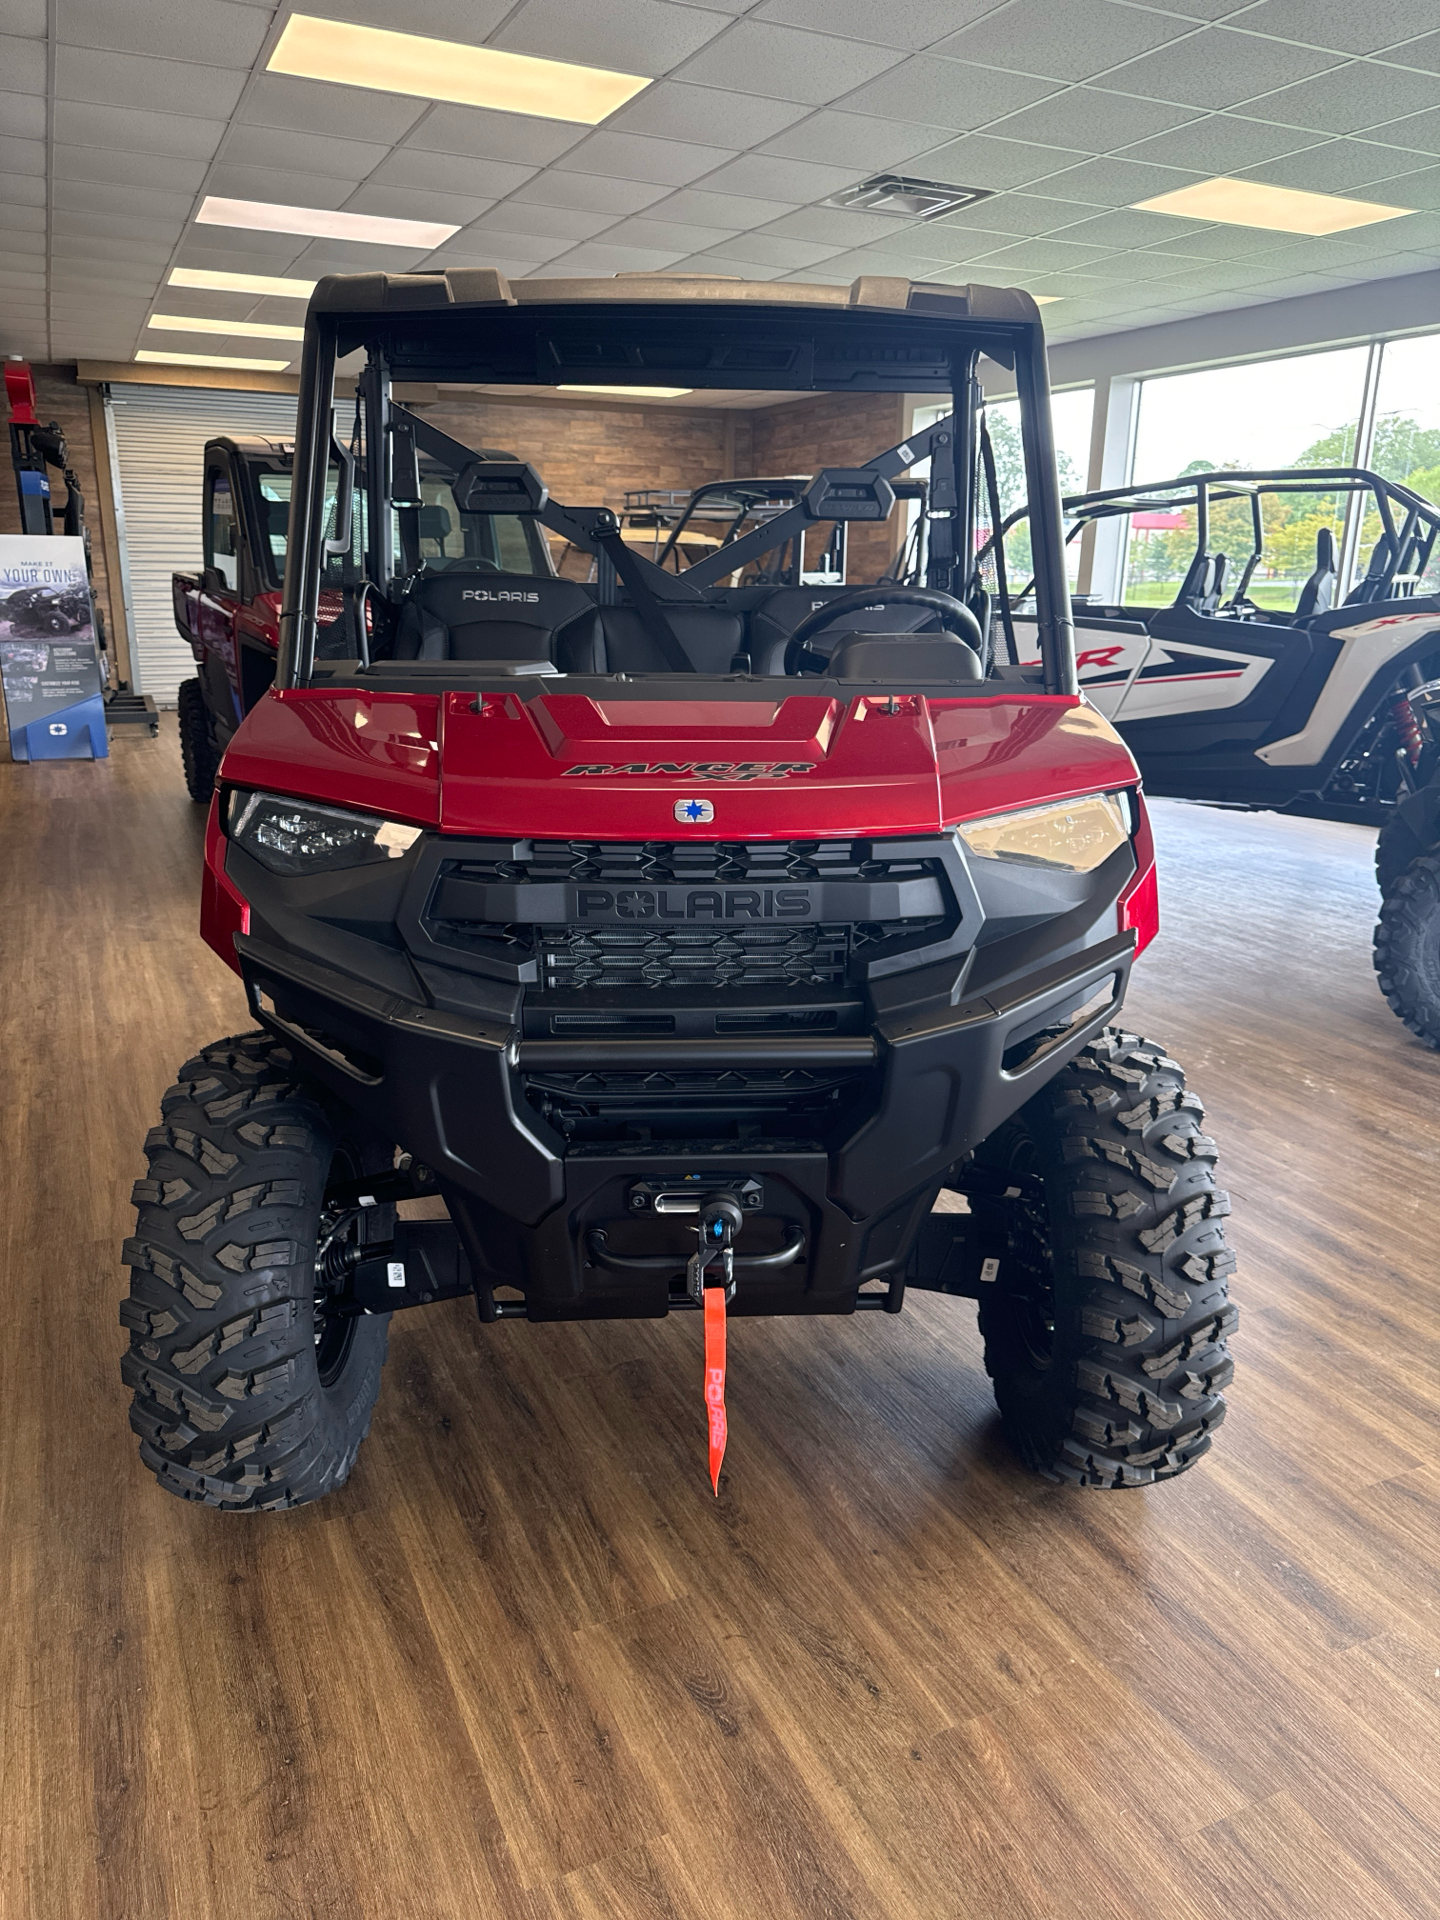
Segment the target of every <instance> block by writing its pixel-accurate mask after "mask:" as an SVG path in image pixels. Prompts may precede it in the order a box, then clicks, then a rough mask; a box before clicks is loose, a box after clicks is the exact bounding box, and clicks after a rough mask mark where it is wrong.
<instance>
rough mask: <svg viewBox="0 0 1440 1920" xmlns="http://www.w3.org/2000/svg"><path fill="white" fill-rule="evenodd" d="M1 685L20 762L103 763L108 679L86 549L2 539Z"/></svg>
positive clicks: (19, 537) (77, 543)
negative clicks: (97, 631) (98, 639)
mask: <svg viewBox="0 0 1440 1920" xmlns="http://www.w3.org/2000/svg"><path fill="white" fill-rule="evenodd" d="M0 686H3V688H4V693H5V711H6V716H7V719H8V721H9V727H10V753H11V756H12V758H14V759H16V760H103V759H104V758H105V757H106V755H107V754H108V752H109V746H108V744H107V741H106V734H105V700H104V693H105V673H104V668H103V666H102V663H101V659H100V648H99V646H98V644H97V642H96V638H95V610H94V607H93V605H92V603H91V600H90V583H89V580H88V579H87V577H86V572H85V542H84V540H83V539H81V538H79V537H78V536H77V537H75V538H73V539H72V538H69V537H67V536H66V535H64V534H52V535H45V534H34V533H19V534H0Z"/></svg>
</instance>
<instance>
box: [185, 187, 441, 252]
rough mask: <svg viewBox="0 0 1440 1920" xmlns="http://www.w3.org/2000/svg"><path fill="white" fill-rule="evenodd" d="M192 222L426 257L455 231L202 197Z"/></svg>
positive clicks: (436, 224)
mask: <svg viewBox="0 0 1440 1920" xmlns="http://www.w3.org/2000/svg"><path fill="white" fill-rule="evenodd" d="M195 218H196V219H197V220H198V221H199V223H200V225H201V226H202V227H247V228H249V229H250V230H251V231H252V232H254V233H298V234H304V235H305V236H306V237H307V238H309V239H316V240H364V241H366V242H368V243H369V244H370V245H371V246H376V247H423V248H424V249H425V251H426V252H427V253H428V252H429V251H430V250H431V248H432V247H438V246H440V245H442V244H443V242H445V241H446V240H449V239H450V238H451V237H452V235H454V234H457V233H458V232H459V231H460V229H459V227H458V226H454V225H452V224H451V223H450V222H449V221H446V220H390V219H386V218H385V217H383V216H382V215H380V214H378V213H339V212H335V211H333V210H332V209H331V208H329V207H282V206H279V205H277V204H276V203H275V202H274V201H271V200H219V199H216V197H215V195H214V194H208V195H207V196H206V198H205V201H204V203H203V205H202V206H201V208H200V211H199V213H197V214H196V216H195Z"/></svg>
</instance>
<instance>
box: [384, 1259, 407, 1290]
mask: <svg viewBox="0 0 1440 1920" xmlns="http://www.w3.org/2000/svg"><path fill="white" fill-rule="evenodd" d="M385 1282H386V1285H387V1286H391V1287H403V1286H404V1284H405V1262H404V1261H403V1260H387V1261H386V1262H385Z"/></svg>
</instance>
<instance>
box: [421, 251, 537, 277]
mask: <svg viewBox="0 0 1440 1920" xmlns="http://www.w3.org/2000/svg"><path fill="white" fill-rule="evenodd" d="M544 264H545V263H544V261H543V260H534V259H531V258H528V257H527V258H526V259H524V260H512V259H511V258H510V257H509V256H508V255H507V254H503V253H485V254H479V253H454V254H452V253H447V254H446V255H445V256H444V258H443V259H442V258H440V257H439V256H438V255H432V256H431V257H430V258H428V259H425V260H422V261H421V263H420V271H421V272H422V273H429V272H431V271H432V270H433V271H435V272H445V271H448V270H450V269H473V268H476V267H481V268H484V267H488V268H490V270H491V271H492V272H494V273H503V274H504V276H505V278H506V279H507V280H524V279H527V278H528V277H529V276H530V275H531V274H532V273H534V272H535V271H536V269H537V268H538V267H542V266H544Z"/></svg>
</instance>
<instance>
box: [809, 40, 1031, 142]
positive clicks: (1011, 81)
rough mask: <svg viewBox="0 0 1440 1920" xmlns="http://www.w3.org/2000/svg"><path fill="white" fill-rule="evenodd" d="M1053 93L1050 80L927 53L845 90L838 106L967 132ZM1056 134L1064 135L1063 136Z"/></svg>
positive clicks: (846, 109) (917, 55)
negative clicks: (925, 121) (851, 90)
mask: <svg viewBox="0 0 1440 1920" xmlns="http://www.w3.org/2000/svg"><path fill="white" fill-rule="evenodd" d="M1055 92H1056V87H1055V83H1054V82H1053V81H1051V80H1034V79H1031V78H1030V77H1029V76H1028V75H1025V74H1018V73H1000V72H998V71H997V70H996V69H995V68H994V67H977V66H969V65H967V64H966V63H965V62H964V61H962V60H941V59H939V58H937V57H936V56H935V55H934V54H928V53H926V54H916V55H915V56H914V57H913V58H911V59H909V60H905V61H903V62H902V63H901V64H900V65H899V66H898V67H894V68H892V69H891V71H890V72H889V73H887V74H886V75H885V76H884V77H883V78H882V79H878V80H872V81H871V82H870V83H869V85H868V86H863V87H860V88H859V89H858V90H857V91H856V92H854V93H850V94H846V95H845V97H844V99H843V100H842V101H841V103H840V104H841V105H842V106H843V108H844V110H845V111H846V112H847V113H875V114H879V115H881V116H882V117H883V118H888V119H892V120H927V121H929V122H930V123H931V125H933V126H937V127H953V128H954V129H955V130H956V131H957V132H959V133H966V132H969V131H971V130H972V129H973V128H975V127H982V126H985V125H987V124H988V123H989V122H990V121H992V120H997V119H998V118H999V117H1000V115H1001V114H1006V113H1011V112H1013V111H1015V110H1017V109H1019V108H1021V107H1027V106H1031V103H1032V102H1033V101H1037V100H1044V99H1046V97H1047V96H1050V95H1053V94H1055ZM1031 111H1032V112H1036V113H1038V112H1039V111H1040V109H1039V108H1037V107H1031ZM1007 137H1008V129H1007ZM1039 137H1040V136H1039V135H1037V136H1036V138H1039ZM1056 137H1057V138H1058V139H1063V138H1064V135H1063V134H1062V135H1057V136H1056Z"/></svg>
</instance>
